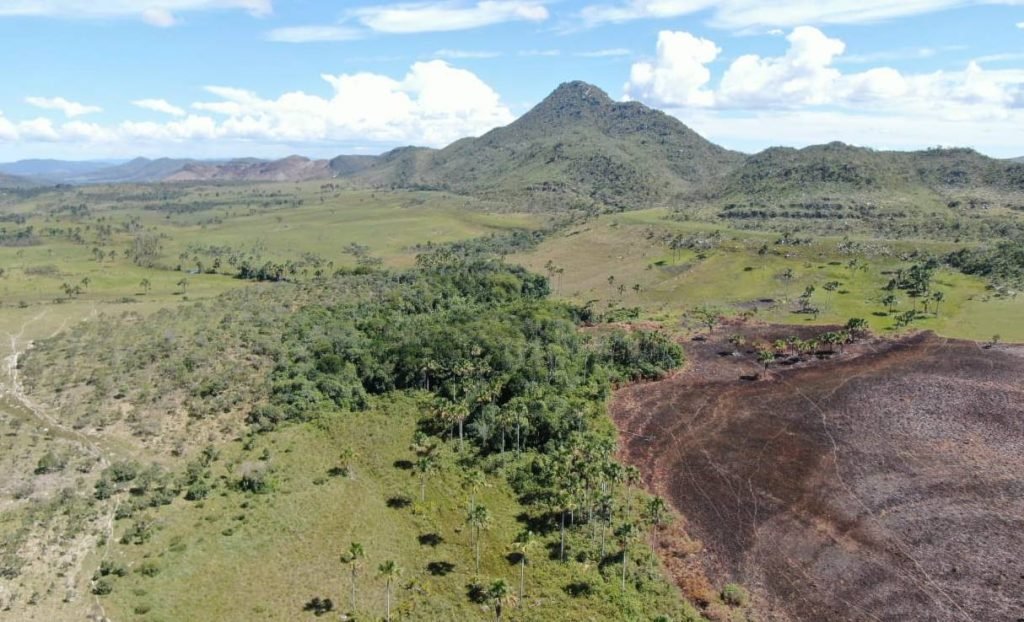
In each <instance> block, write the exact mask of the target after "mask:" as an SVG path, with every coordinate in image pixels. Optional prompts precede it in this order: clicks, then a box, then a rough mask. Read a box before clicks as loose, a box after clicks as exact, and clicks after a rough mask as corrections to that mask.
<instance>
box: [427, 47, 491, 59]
mask: <svg viewBox="0 0 1024 622" xmlns="http://www.w3.org/2000/svg"><path fill="white" fill-rule="evenodd" d="M434 56H436V57H437V58H450V59H460V58H497V57H499V56H501V54H500V53H498V52H487V51H484V50H449V49H445V50H437V51H436V52H434Z"/></svg>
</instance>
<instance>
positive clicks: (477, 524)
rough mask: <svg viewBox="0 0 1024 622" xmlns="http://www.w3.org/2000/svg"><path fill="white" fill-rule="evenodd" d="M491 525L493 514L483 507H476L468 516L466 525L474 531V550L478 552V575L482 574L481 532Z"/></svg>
mask: <svg viewBox="0 0 1024 622" xmlns="http://www.w3.org/2000/svg"><path fill="white" fill-rule="evenodd" d="M490 523H491V513H490V512H489V511H488V510H487V508H485V507H484V506H482V505H477V506H474V507H473V509H471V510H470V511H469V513H468V514H467V515H466V524H467V525H469V527H470V528H471V529H472V530H473V548H474V549H475V551H476V573H477V574H480V532H481V531H483V530H485V529H487V528H488V527H489V526H490Z"/></svg>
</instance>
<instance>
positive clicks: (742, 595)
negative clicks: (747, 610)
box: [722, 583, 749, 607]
mask: <svg viewBox="0 0 1024 622" xmlns="http://www.w3.org/2000/svg"><path fill="white" fill-rule="evenodd" d="M747 600H749V596H748V595H747V591H746V590H745V589H743V587H742V586H740V585H739V584H736V583H729V584H728V585H726V586H725V587H723V588H722V601H723V602H724V603H725V604H727V605H732V606H733V607H743V606H744V605H746V604H747Z"/></svg>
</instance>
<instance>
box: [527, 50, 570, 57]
mask: <svg viewBox="0 0 1024 622" xmlns="http://www.w3.org/2000/svg"><path fill="white" fill-rule="evenodd" d="M516 54H517V55H518V56H561V55H562V50H519V51H518V52H516Z"/></svg>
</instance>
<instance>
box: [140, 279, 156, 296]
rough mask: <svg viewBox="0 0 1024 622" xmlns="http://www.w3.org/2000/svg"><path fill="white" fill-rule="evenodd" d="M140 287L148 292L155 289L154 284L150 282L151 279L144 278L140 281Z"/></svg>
mask: <svg viewBox="0 0 1024 622" xmlns="http://www.w3.org/2000/svg"><path fill="white" fill-rule="evenodd" d="M139 287H141V288H142V290H143V291H144V292H146V293H147V294H148V293H149V290H151V289H153V284H152V283H150V282H149V279H142V280H141V281H139Z"/></svg>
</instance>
